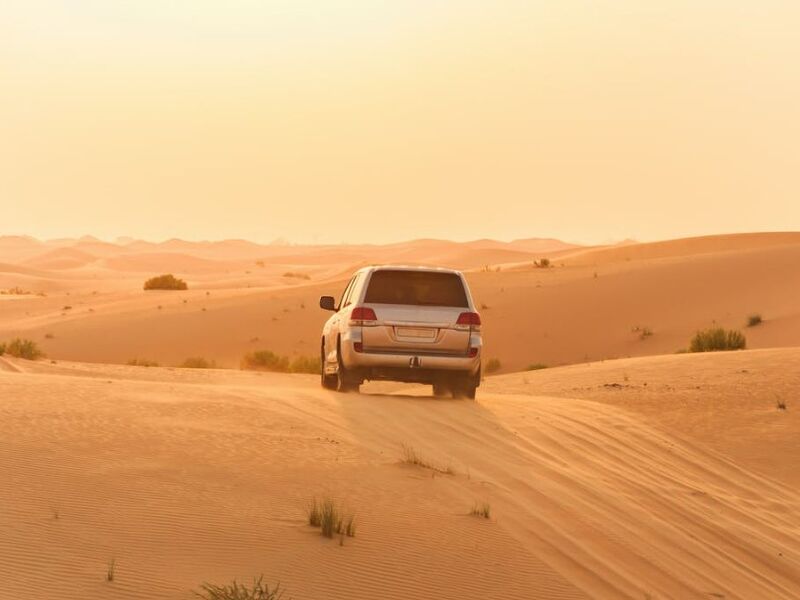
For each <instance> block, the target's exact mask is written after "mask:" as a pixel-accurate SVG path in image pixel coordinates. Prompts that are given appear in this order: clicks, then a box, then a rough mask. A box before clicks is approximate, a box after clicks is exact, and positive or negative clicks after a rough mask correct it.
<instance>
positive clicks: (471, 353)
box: [469, 348, 478, 358]
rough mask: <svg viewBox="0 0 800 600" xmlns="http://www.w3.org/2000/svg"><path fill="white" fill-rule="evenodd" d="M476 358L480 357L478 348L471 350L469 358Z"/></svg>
mask: <svg viewBox="0 0 800 600" xmlns="http://www.w3.org/2000/svg"><path fill="white" fill-rule="evenodd" d="M476 356H478V349H477V348H470V349H469V357H470V358H475V357H476Z"/></svg>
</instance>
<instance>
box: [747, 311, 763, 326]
mask: <svg viewBox="0 0 800 600" xmlns="http://www.w3.org/2000/svg"><path fill="white" fill-rule="evenodd" d="M763 322H764V319H762V318H761V315H760V314H758V313H756V314H753V315H750V316H749V317H747V326H748V327H755V326H756V325H761V323H763Z"/></svg>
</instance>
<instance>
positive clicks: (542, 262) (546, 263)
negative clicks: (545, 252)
mask: <svg viewBox="0 0 800 600" xmlns="http://www.w3.org/2000/svg"><path fill="white" fill-rule="evenodd" d="M533 264H534V266H536V267H538V268H539V269H547V268H549V267H550V259H549V258H540V259H539V260H535V261H533Z"/></svg>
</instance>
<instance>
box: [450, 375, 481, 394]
mask: <svg viewBox="0 0 800 600" xmlns="http://www.w3.org/2000/svg"><path fill="white" fill-rule="evenodd" d="M480 383H481V370H480V368H478V371H477V373H475V374H474V375H463V376H461V377H459V379H458V380H457V382H456V383H455V385H454V386H453V398H466V399H468V400H475V397H476V395H477V392H478V386H479V385H480Z"/></svg>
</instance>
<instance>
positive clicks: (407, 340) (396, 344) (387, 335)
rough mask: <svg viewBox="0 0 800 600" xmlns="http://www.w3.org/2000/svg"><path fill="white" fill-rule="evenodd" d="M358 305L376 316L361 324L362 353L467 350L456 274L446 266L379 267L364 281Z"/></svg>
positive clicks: (465, 306) (462, 292)
mask: <svg viewBox="0 0 800 600" xmlns="http://www.w3.org/2000/svg"><path fill="white" fill-rule="evenodd" d="M361 304H362V305H363V306H365V307H369V308H372V309H373V310H374V311H375V316H376V317H377V321H376V323H375V324H373V325H371V326H365V327H363V329H362V339H363V344H364V351H365V352H386V353H408V354H450V355H463V354H466V353H467V352H468V351H469V343H470V327H469V326H466V327H465V326H463V325H459V324H458V320H459V316H460V315H461V314H462V313H464V312H467V311H469V310H470V307H469V296H468V294H467V291H466V287H465V285H464V282H463V280H462V278H461V276H460V275H459V274H458V273H453V272H448V271H441V272H440V271H419V270H402V269H397V270H393V269H381V270H378V271H374V272H373V273H372V274H371V276H370V278H369V281H368V282H367V288H366V292H365V293H364V298H363V301H362V302H361Z"/></svg>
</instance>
